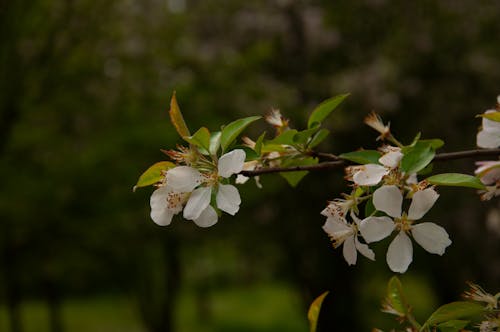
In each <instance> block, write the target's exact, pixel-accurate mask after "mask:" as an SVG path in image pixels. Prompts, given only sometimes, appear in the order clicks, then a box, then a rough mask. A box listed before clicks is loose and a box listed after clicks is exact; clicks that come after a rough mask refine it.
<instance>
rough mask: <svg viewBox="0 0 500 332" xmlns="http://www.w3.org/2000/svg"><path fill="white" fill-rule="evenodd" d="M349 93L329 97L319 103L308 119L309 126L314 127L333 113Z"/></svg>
mask: <svg viewBox="0 0 500 332" xmlns="http://www.w3.org/2000/svg"><path fill="white" fill-rule="evenodd" d="M347 96H349V94H348V93H347V94H343V95H338V96H335V97H333V98H330V99H327V100H325V101H324V102H322V103H321V104H319V105H318V106H317V107H316V108H315V109H314V111H312V113H311V115H310V116H309V120H308V121H307V128H313V127H315V126H317V125H319V124H321V122H322V121H323V120H324V119H325V118H326V117H327V116H328V115H330V113H332V112H333V111H334V110H335V109H336V108H337V106H339V104H340V103H341V102H342V101H343V100H344V99H346V98H347Z"/></svg>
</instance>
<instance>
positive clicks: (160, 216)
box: [150, 186, 189, 226]
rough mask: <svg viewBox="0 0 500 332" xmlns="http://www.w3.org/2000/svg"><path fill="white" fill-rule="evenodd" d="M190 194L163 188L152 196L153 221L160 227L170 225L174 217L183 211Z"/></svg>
mask: <svg viewBox="0 0 500 332" xmlns="http://www.w3.org/2000/svg"><path fill="white" fill-rule="evenodd" d="M188 196H189V194H188V193H184V192H178V191H175V190H173V189H172V188H171V187H169V186H161V187H159V188H158V189H156V190H155V191H154V192H153V194H152V195H151V199H150V205H151V219H153V221H154V222H155V223H156V224H157V225H160V226H167V225H170V223H171V222H172V217H173V216H174V215H176V214H178V213H179V212H181V211H182V206H183V205H184V204H185V203H186V202H187V199H188Z"/></svg>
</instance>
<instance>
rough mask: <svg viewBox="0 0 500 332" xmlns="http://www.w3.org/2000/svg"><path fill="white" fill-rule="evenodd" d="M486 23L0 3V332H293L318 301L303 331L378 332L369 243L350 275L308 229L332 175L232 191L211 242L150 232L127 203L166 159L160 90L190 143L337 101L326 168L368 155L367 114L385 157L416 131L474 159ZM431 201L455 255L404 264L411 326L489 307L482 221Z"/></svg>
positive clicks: (477, 211) (125, 0)
mask: <svg viewBox="0 0 500 332" xmlns="http://www.w3.org/2000/svg"><path fill="white" fill-rule="evenodd" d="M499 17H500V2H498V1H496V0H491V1H486V0H484V1H475V0H443V1H430V0H422V1H389V0H360V1H299V0H297V1H293V0H272V1H262V0H256V1H236V0H220V1H216V0H210V1H209V0H205V1H201V0H135V1H134V0H107V1H90V0H59V1H50V0H29V1H28V0H16V1H9V0H1V1H0V66H1V67H0V75H1V76H0V173H1V174H2V181H1V185H0V285H1V287H0V331H11V332H24V331H50V332H66V331H67V332H79V331H122V332H146V331H147V332H170V331H176V332H177V331H178V332H188V331H201V332H203V331H210V332H212V331H213V332H216V331H217V332H226V331H242V332H257V331H262V332H267V331H290V332H299V331H306V330H307V328H308V327H307V319H306V310H307V306H308V304H309V303H310V302H311V301H312V299H313V298H315V297H316V296H318V295H319V294H320V293H322V292H323V291H325V290H330V291H331V296H329V297H328V298H327V300H326V302H325V306H324V310H323V311H322V314H321V317H320V326H319V328H320V331H368V330H370V328H371V327H374V326H378V327H384V326H386V325H385V324H387V321H386V320H385V317H384V315H383V314H381V313H380V312H379V306H380V301H381V300H382V298H383V293H384V290H385V284H386V282H387V281H388V279H389V277H390V276H391V273H390V271H389V269H388V268H387V267H386V264H385V259H384V253H385V250H386V249H387V245H388V243H384V244H379V245H376V246H374V247H375V250H376V253H377V257H378V261H377V262H376V263H371V262H368V261H367V260H366V259H364V258H360V259H359V262H358V265H357V266H355V267H348V266H347V264H346V263H345V262H344V261H343V258H342V254H341V250H333V249H332V248H331V245H330V243H329V240H328V238H327V236H326V234H324V233H323V231H322V229H321V226H322V224H323V222H324V218H323V217H322V216H320V215H319V212H320V211H321V210H322V209H323V208H324V206H325V204H326V201H327V200H329V199H333V198H335V197H339V194H340V193H341V192H342V191H344V190H345V189H346V186H345V184H344V182H343V181H342V176H343V174H341V172H340V171H337V172H321V173H317V174H310V175H308V177H306V178H305V180H304V181H303V182H302V183H300V184H299V186H298V187H297V188H296V189H295V190H292V189H290V188H289V187H288V186H287V185H286V183H285V181H284V180H283V179H281V178H279V177H278V176H270V175H269V176H264V177H263V178H262V183H263V185H264V188H263V189H261V190H259V189H257V188H255V185H254V184H253V181H249V182H248V183H247V184H245V185H243V186H242V187H241V188H240V192H241V195H242V198H243V203H242V207H241V210H240V212H239V213H238V214H237V215H236V216H235V217H231V216H228V215H225V216H224V217H223V218H222V219H221V220H220V221H219V223H218V224H217V225H216V226H214V227H212V228H210V229H200V228H197V227H196V226H195V225H194V224H193V223H190V222H189V223H188V222H184V221H182V220H181V218H177V219H175V220H174V222H173V223H172V225H170V226H168V227H164V228H162V227H159V226H156V225H155V224H154V223H153V222H152V221H151V220H150V219H149V196H150V194H151V192H152V189H151V188H146V189H141V190H138V191H137V192H136V193H132V190H131V189H132V186H133V185H134V183H135V181H136V180H137V178H138V176H139V175H140V174H141V173H142V172H143V171H144V170H145V169H146V168H147V167H148V166H149V165H151V164H153V163H154V162H156V161H159V160H162V159H164V156H163V154H162V153H161V152H160V151H159V149H160V148H172V147H174V146H175V144H176V143H179V142H180V141H179V139H178V138H177V136H176V133H175V130H174V129H173V127H172V125H171V124H170V123H169V121H168V115H167V110H168V103H169V99H170V96H171V95H172V92H173V91H174V90H176V91H177V97H178V100H179V104H180V106H181V109H182V110H183V113H184V115H185V118H186V120H187V122H188V125H189V127H190V128H191V129H196V128H198V127H199V126H201V125H206V126H208V127H209V128H210V129H214V130H215V129H217V128H219V126H220V125H222V124H224V123H228V122H230V121H231V120H234V119H237V118H241V117H244V116H249V115H255V114H256V115H263V114H265V113H266V112H267V111H268V110H269V109H270V108H271V107H275V108H280V109H281V110H282V112H283V113H284V114H285V115H286V116H287V117H289V118H291V119H292V126H295V127H297V128H303V127H304V126H305V121H306V119H307V116H308V115H309V113H310V111H311V110H312V109H313V108H314V106H315V105H316V104H318V103H319V102H321V101H322V100H324V99H326V98H328V97H330V96H332V95H335V94H339V93H345V92H350V93H351V96H350V97H349V98H348V100H347V101H346V102H344V103H343V105H342V106H341V108H340V109H339V110H338V111H336V113H335V114H334V115H333V116H332V117H331V119H330V120H329V121H328V123H327V127H328V128H329V129H331V130H332V131H333V135H332V137H331V138H330V139H329V140H328V142H326V143H324V144H323V145H322V146H321V148H322V149H323V150H324V151H330V152H333V153H340V152H346V151H351V150H355V149H357V148H359V147H361V146H364V147H366V148H373V147H375V146H376V142H375V138H376V136H377V135H376V133H375V132H373V131H372V130H371V129H369V128H368V127H366V126H363V124H362V119H363V117H364V116H365V115H366V114H367V113H368V112H370V111H372V110H375V111H377V112H379V113H380V114H382V115H383V116H384V118H385V119H386V120H390V121H391V128H392V129H393V132H394V133H395V134H396V135H397V137H399V138H400V139H401V140H403V141H404V142H409V141H410V140H411V138H412V137H413V136H414V135H415V134H416V133H417V132H418V131H422V134H423V137H426V138H433V137H440V138H442V139H444V140H445V141H446V146H445V147H444V149H443V151H455V150H459V149H470V148H474V146H475V133H476V131H477V127H478V126H479V124H480V121H479V120H478V119H475V118H474V116H475V114H478V113H481V112H483V111H484V110H485V109H487V108H489V107H492V106H493V105H494V103H495V99H496V96H497V94H499V93H500V40H499V36H500V20H499ZM262 130H268V131H269V128H266V126H265V125H264V124H263V123H262V122H261V123H259V124H255V125H253V126H252V127H251V128H250V130H249V131H247V134H249V135H250V136H252V137H254V138H255V137H256V135H257V134H258V133H259V132H261V131H262ZM473 169H474V165H473V161H472V160H461V161H455V162H450V163H447V164H439V165H436V170H437V171H463V172H467V173H471V172H472V171H473ZM440 193H441V198H440V200H439V202H438V203H439V204H438V205H437V206H436V208H434V209H433V210H432V211H431V212H430V213H429V214H428V215H427V218H428V220H432V219H434V220H436V221H439V222H440V223H441V224H442V225H443V226H444V227H445V228H446V229H447V230H448V232H449V233H450V236H451V238H452V240H453V245H452V246H451V247H449V248H448V249H447V252H446V254H445V256H444V258H443V257H439V256H436V255H429V254H427V253H425V252H424V251H423V250H422V249H421V248H420V247H418V248H416V249H415V261H414V263H413V264H412V265H411V267H410V269H409V271H408V273H407V274H406V275H404V276H403V277H402V281H403V284H404V285H406V286H408V292H409V293H411V294H413V296H410V297H411V299H412V300H411V301H412V302H413V303H414V305H415V313H416V315H417V318H418V317H420V319H423V318H424V316H425V314H428V313H429V312H431V311H432V309H434V308H435V307H436V306H437V305H438V303H442V302H443V301H451V300H454V299H457V298H458V295H459V294H460V292H461V291H462V290H464V288H465V283H464V282H465V281H466V280H474V281H476V282H478V283H480V284H481V285H483V286H484V287H485V288H486V289H490V290H491V291H494V292H496V291H498V290H500V264H499V258H500V257H499V256H500V245H499V237H500V231H499V228H500V226H499V222H498V219H499V218H498V217H496V219H495V211H497V210H496V209H497V207H498V204H497V203H495V202H488V203H482V202H480V201H479V199H478V197H477V195H476V194H475V192H474V191H473V190H460V189H453V190H451V189H450V190H447V189H442V190H440ZM496 213H497V215H498V212H496ZM488 215H489V216H490V218H487V216H488ZM492 216H493V217H492ZM487 221H489V222H487Z"/></svg>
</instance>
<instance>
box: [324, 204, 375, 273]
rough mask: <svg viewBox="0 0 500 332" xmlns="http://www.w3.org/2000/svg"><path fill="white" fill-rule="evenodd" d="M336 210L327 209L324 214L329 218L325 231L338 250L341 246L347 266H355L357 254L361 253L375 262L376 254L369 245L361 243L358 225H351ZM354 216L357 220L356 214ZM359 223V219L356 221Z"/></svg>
mask: <svg viewBox="0 0 500 332" xmlns="http://www.w3.org/2000/svg"><path fill="white" fill-rule="evenodd" d="M337 212H338V210H336V209H332V210H330V209H328V208H327V209H325V210H323V211H322V214H323V215H325V216H326V217H327V219H326V222H325V224H324V225H323V230H324V231H325V232H326V233H327V234H328V236H329V237H330V239H331V240H332V241H333V246H334V247H335V248H337V247H338V246H340V245H341V244H343V247H342V253H343V255H344V259H345V260H346V262H347V264H349V265H354V264H356V260H357V256H358V255H357V252H358V251H359V252H360V253H361V254H362V255H363V256H365V257H366V258H368V259H371V260H375V253H374V252H373V250H371V249H370V248H369V247H368V245H366V244H363V243H361V242H359V240H358V226H357V223H352V224H349V223H347V221H346V219H345V218H343V217H340V215H339V214H338V213H337ZM352 216H353V217H354V218H355V216H354V214H352ZM354 220H355V221H357V219H354Z"/></svg>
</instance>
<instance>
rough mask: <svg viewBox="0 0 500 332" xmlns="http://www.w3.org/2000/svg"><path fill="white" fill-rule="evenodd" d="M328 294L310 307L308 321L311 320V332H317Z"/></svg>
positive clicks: (317, 299)
mask: <svg viewBox="0 0 500 332" xmlns="http://www.w3.org/2000/svg"><path fill="white" fill-rule="evenodd" d="M328 293H329V292H328V291H326V292H324V293H323V294H321V295H320V296H318V297H317V298H316V299H315V300H314V301H313V302H312V303H311V305H310V306H309V310H308V311H307V319H308V320H309V332H316V328H317V326H318V317H319V312H320V311H321V305H322V304H323V301H324V300H325V297H326V296H327V295H328Z"/></svg>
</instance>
